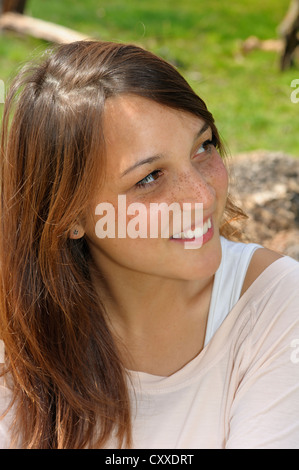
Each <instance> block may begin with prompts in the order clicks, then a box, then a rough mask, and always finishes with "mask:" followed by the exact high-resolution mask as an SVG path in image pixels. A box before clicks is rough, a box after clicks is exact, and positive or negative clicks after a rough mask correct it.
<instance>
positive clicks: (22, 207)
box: [0, 41, 242, 448]
mask: <svg viewBox="0 0 299 470" xmlns="http://www.w3.org/2000/svg"><path fill="white" fill-rule="evenodd" d="M119 93H135V94H138V95H140V96H143V97H147V98H150V99H152V100H155V101H157V102H159V103H161V104H164V105H166V106H170V107H173V108H177V109H182V110H185V111H188V112H191V113H193V114H195V115H197V116H200V117H201V118H203V119H204V120H205V121H206V122H207V123H208V124H209V125H210V126H211V128H212V131H213V134H214V136H215V137H216V139H217V142H218V147H219V149H220V150H221V142H220V138H219V135H218V132H217V129H216V127H215V124H214V120H213V117H212V115H211V114H210V112H209V111H208V110H207V107H206V105H205V103H204V102H203V101H202V100H201V99H200V98H199V97H198V96H197V95H196V94H195V93H194V92H193V90H192V89H191V88H190V86H189V85H188V84H187V83H186V81H185V80H184V78H183V77H182V76H181V75H180V74H179V73H178V72H177V70H176V69H175V68H174V67H173V66H172V65H170V64H168V63H167V62H165V61H164V60H162V59H160V58H158V57H156V56H155V55H153V54H151V53H150V52H147V51H145V50H143V49H141V48H139V47H136V46H134V45H124V44H116V43H108V42H96V41H84V42H77V43H72V44H68V45H63V46H58V47H56V48H55V50H54V51H51V53H50V54H47V56H46V57H45V58H43V60H42V62H41V63H40V64H36V65H30V66H29V67H25V69H23V70H22V72H21V73H20V74H19V75H18V77H17V78H16V80H15V81H14V83H13V85H12V87H11V90H10V92H9V94H8V97H7V99H6V103H5V109H4V117H3V125H2V135H1V175H0V176H1V199H0V204H1V206H0V210H1V237H0V279H1V282H0V285H1V292H0V312H1V315H0V338H2V340H3V341H4V344H5V354H6V361H5V368H4V370H3V375H4V374H6V376H7V377H9V381H10V383H11V384H12V403H11V406H12V407H13V415H14V422H13V423H12V436H14V439H15V440H14V444H13V445H16V443H18V445H20V446H21V447H24V448H83V447H103V446H105V444H106V443H107V441H108V439H109V438H111V436H113V437H114V438H115V439H116V441H117V443H118V445H119V446H130V443H131V440H130V439H131V419H130V399H129V394H128V389H127V380H128V378H127V376H126V373H125V370H124V368H123V366H122V362H121V359H120V357H119V356H118V352H117V348H116V346H115V344H114V342H113V338H112V335H111V332H110V330H109V327H108V325H107V322H106V320H105V306H104V305H103V303H102V302H101V299H100V298H99V295H97V294H96V292H95V290H94V288H93V284H92V282H91V276H90V253H89V250H88V246H87V243H86V241H85V239H84V238H82V239H80V240H72V239H70V238H69V229H70V227H71V226H72V225H74V224H75V223H76V220H77V218H79V217H80V216H81V215H82V214H84V211H85V209H86V207H87V206H88V203H89V201H90V198H91V194H92V190H93V188H96V187H97V186H98V184H99V181H98V175H99V169H101V168H102V172H101V173H102V175H104V170H105V152H104V149H105V146H104V136H103V133H102V115H103V110H104V105H105V101H106V99H107V98H109V97H111V96H113V95H117V94H119ZM240 215H242V213H241V211H239V210H238V209H237V208H236V207H235V206H234V205H233V204H232V203H231V201H230V199H228V204H227V208H226V214H225V217H224V225H223V234H224V235H226V236H227V237H229V236H230V234H231V233H232V228H231V227H232V226H231V224H230V223H229V220H230V219H231V218H234V217H236V216H240Z"/></svg>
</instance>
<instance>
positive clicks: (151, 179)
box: [136, 170, 162, 188]
mask: <svg viewBox="0 0 299 470" xmlns="http://www.w3.org/2000/svg"><path fill="white" fill-rule="evenodd" d="M161 173H162V172H161V170H155V171H152V172H151V173H149V174H148V175H147V176H146V177H145V178H143V179H142V180H140V181H138V183H136V186H137V187H138V188H143V187H145V186H150V185H152V184H154V183H155V182H156V180H157V179H158V178H159V177H160V175H161Z"/></svg>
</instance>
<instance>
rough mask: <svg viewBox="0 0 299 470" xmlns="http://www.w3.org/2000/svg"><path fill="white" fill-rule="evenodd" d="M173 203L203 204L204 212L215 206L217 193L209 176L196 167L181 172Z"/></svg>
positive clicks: (175, 186) (174, 191)
mask: <svg viewBox="0 0 299 470" xmlns="http://www.w3.org/2000/svg"><path fill="white" fill-rule="evenodd" d="M172 198H173V202H179V203H180V204H182V203H187V202H188V203H190V204H191V205H193V204H195V203H201V204H202V205H203V209H204V210H208V209H209V208H211V207H212V206H213V205H214V202H215V199H216V192H215V189H214V187H213V185H212V181H211V180H210V178H208V176H207V175H206V174H205V173H204V172H201V171H199V170H198V169H196V168H194V167H192V166H191V167H190V168H189V169H188V170H184V171H182V172H180V173H179V174H178V176H177V181H176V184H175V185H174V189H173V193H172Z"/></svg>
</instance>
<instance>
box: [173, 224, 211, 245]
mask: <svg viewBox="0 0 299 470" xmlns="http://www.w3.org/2000/svg"><path fill="white" fill-rule="evenodd" d="M213 235H214V227H213V222H212V227H211V228H209V230H208V231H207V232H206V233H205V234H204V235H203V236H202V237H200V238H195V237H194V238H170V239H169V240H170V241H171V242H176V243H180V244H185V243H186V244H188V243H191V244H193V245H194V246H195V245H196V241H198V245H199V247H200V246H202V245H204V244H205V243H207V242H208V241H210V240H211V238H213Z"/></svg>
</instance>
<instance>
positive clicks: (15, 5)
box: [0, 0, 27, 14]
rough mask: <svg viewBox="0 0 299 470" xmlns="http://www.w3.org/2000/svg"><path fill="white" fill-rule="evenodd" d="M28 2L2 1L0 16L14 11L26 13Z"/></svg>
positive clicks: (18, 0) (0, 1)
mask: <svg viewBox="0 0 299 470" xmlns="http://www.w3.org/2000/svg"><path fill="white" fill-rule="evenodd" d="M26 1H27V0H0V14H2V13H7V12H8V11H13V12H15V13H24V9H25V6H26Z"/></svg>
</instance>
